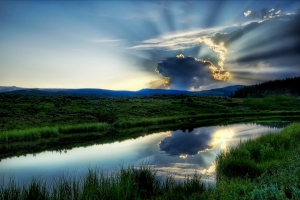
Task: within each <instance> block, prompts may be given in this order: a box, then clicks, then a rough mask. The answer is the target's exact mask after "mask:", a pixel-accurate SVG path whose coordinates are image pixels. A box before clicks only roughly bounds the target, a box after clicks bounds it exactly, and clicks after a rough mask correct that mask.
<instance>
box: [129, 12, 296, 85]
mask: <svg viewBox="0 0 300 200" xmlns="http://www.w3.org/2000/svg"><path fill="white" fill-rule="evenodd" d="M244 15H247V16H248V17H252V18H255V19H256V20H255V21H252V22H248V23H245V24H243V25H240V26H230V27H229V26H228V27H223V28H216V29H206V30H194V31H186V32H181V33H173V34H168V35H161V36H159V37H156V38H150V39H148V40H144V41H143V42H142V43H140V44H138V45H136V46H133V47H131V49H136V50H147V51H144V52H151V54H153V52H157V53H156V54H155V55H156V56H155V57H154V58H155V61H156V63H157V61H158V60H161V59H163V60H162V61H161V62H159V63H158V65H157V67H156V72H158V73H159V74H161V75H163V76H164V77H165V78H169V79H163V80H157V81H153V82H151V83H150V85H151V86H153V87H160V88H177V89H199V88H202V86H207V85H209V84H213V83H216V81H215V80H221V81H228V80H229V79H231V77H232V79H231V80H232V81H231V82H233V83H235V84H243V82H242V81H239V82H238V83H237V82H234V81H236V80H237V79H239V80H242V79H245V80H249V81H246V82H247V84H255V83H257V82H258V81H259V82H262V81H267V80H270V79H276V78H286V77H293V76H299V75H300V70H299V63H300V35H299V32H300V26H299V24H300V15H297V14H288V13H284V12H282V11H280V12H279V10H278V9H276V10H275V9H274V10H267V9H261V11H260V12H254V11H247V12H245V14H244ZM158 52H159V53H158ZM181 53H184V54H185V55H190V57H184V58H183V59H182V58H176V57H175V55H178V54H181ZM148 62H150V61H147V62H145V63H148ZM262 63H263V64H262ZM143 66H144V64H143ZM258 66H259V69H260V74H258V73H257V71H256V70H257V69H258ZM154 68H155V65H154V62H152V61H151V65H147V69H149V71H151V70H153V69H154ZM279 69H280V70H279ZM153 71H154V70H153ZM168 81H169V82H168ZM159 83H163V84H159Z"/></svg>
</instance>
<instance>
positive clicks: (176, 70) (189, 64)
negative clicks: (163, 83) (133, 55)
mask: <svg viewBox="0 0 300 200" xmlns="http://www.w3.org/2000/svg"><path fill="white" fill-rule="evenodd" d="M210 66H211V63H210V62H204V61H198V60H195V58H192V57H182V58H177V57H173V58H167V59H165V60H163V61H162V62H160V63H158V65H157V68H156V71H157V72H158V73H160V74H161V75H163V76H164V77H168V78H169V84H168V85H169V86H170V87H171V88H177V89H191V88H194V89H197V88H199V87H200V86H202V85H207V84H209V83H211V82H212V80H213V77H212V75H211V70H210V68H209V67H210Z"/></svg>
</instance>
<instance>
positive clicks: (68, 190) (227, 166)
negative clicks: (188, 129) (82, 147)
mask: <svg viewBox="0 0 300 200" xmlns="http://www.w3.org/2000/svg"><path fill="white" fill-rule="evenodd" d="M299 144H300V123H294V124H291V125H289V126H287V127H286V128H284V129H283V130H282V131H281V132H279V133H275V134H267V135H263V136H261V137H259V138H256V139H249V140H248V141H246V142H243V143H240V144H239V145H237V146H235V147H232V148H229V149H228V150H227V151H225V152H222V153H220V154H219V156H218V157H217V159H216V172H217V183H216V187H215V188H213V187H208V188H207V187H205V184H204V182H203V180H202V179H201V177H200V176H199V175H195V176H193V177H189V178H186V179H184V180H183V181H182V182H177V181H175V180H174V179H173V178H171V177H168V178H166V177H165V178H163V179H160V178H158V177H157V176H155V173H156V172H155V168H151V167H148V166H144V167H142V168H135V167H133V166H129V167H128V168H124V167H123V168H120V169H119V170H117V171H114V172H112V173H106V172H105V173H104V172H103V171H101V169H91V170H89V172H88V173H87V174H86V175H85V176H82V177H81V178H79V179H78V177H75V176H76V175H68V176H64V177H56V179H55V180H56V181H54V182H47V183H46V182H43V180H42V179H36V180H33V181H31V182H30V183H26V184H25V185H22V184H21V185H20V184H18V183H16V182H14V181H11V183H10V184H8V185H6V186H2V187H0V199H26V198H27V199H28V198H30V197H35V198H34V199H61V198H63V199H107V198H108V197H109V199H150V198H151V199H299V197H300V189H299V185H300V182H299V180H300V164H299V163H300V145H299Z"/></svg>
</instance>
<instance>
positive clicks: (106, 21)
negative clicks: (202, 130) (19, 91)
mask: <svg viewBox="0 0 300 200" xmlns="http://www.w3.org/2000/svg"><path fill="white" fill-rule="evenodd" d="M299 24H300V1H292V0H288V1H287V0H285V1H276V0H273V1H267V0H264V1H257V0H256V1H237V0H236V1H233V0H231V1H226V0H224V1H205V0H199V1H138V0H135V1H101V2H100V1H99V2H98V1H0V85H1V86H18V87H25V88H103V89H112V90H133V91H134V90H140V89H143V88H165V89H178V90H195V91H198V90H205V89H211V88H218V87H224V86H228V85H251V84H257V83H261V82H264V81H268V80H274V79H282V78H287V77H295V76H300V65H299V61H300V34H299V33H300V26H299Z"/></svg>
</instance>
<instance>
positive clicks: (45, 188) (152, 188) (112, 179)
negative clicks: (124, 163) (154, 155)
mask: <svg viewBox="0 0 300 200" xmlns="http://www.w3.org/2000/svg"><path fill="white" fill-rule="evenodd" d="M202 194H205V186H204V183H203V182H202V181H201V177H200V176H199V175H194V176H193V177H186V178H185V179H184V180H183V181H181V182H178V181H175V179H174V178H172V177H166V178H165V179H164V180H162V179H159V178H158V177H157V176H156V172H155V171H154V170H153V169H151V168H150V167H149V166H141V167H139V168H135V167H133V166H128V167H126V168H125V167H121V168H120V169H119V170H116V171H113V172H110V173H108V172H104V171H102V170H101V169H97V168H96V169H89V170H88V172H87V174H86V175H84V176H79V177H78V176H76V175H74V174H73V175H64V176H61V177H56V179H55V180H54V181H52V182H46V181H43V180H42V179H32V180H31V181H30V182H29V183H27V184H24V185H20V184H18V183H17V182H16V181H15V180H14V179H11V181H10V182H9V183H8V184H7V185H3V186H1V187H0V199H5V200H13V199H18V200H22V199H41V200H42V199H43V200H47V199H49V200H50V199H51V200H55V199H68V200H69V199H70V200H71V199H83V200H85V199H111V200H114V199H116V200H119V199H124V200H126V199H128V200H132V199H154V198H155V199H187V197H189V196H196V195H197V196H201V195H202Z"/></svg>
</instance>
